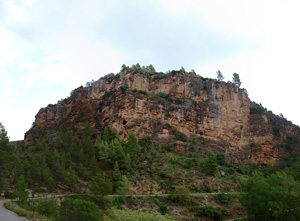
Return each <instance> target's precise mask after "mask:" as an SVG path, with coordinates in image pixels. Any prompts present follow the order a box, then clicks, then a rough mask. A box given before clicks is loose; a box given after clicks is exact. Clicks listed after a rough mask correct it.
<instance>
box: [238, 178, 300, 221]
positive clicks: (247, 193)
mask: <svg viewBox="0 0 300 221" xmlns="http://www.w3.org/2000/svg"><path fill="white" fill-rule="evenodd" d="M240 186H241V190H242V193H241V194H240V196H239V200H240V202H241V203H242V204H243V205H244V206H245V208H246V209H247V211H248V215H249V217H250V219H251V220H299V219H300V208H299V204H300V183H299V182H298V181H295V180H294V178H293V177H291V176H289V175H287V174H286V173H284V172H276V173H275V174H271V175H270V176H268V177H266V178H265V177H264V176H263V174H262V173H261V172H255V173H253V175H252V177H249V178H248V177H246V176H242V177H241V178H240Z"/></svg>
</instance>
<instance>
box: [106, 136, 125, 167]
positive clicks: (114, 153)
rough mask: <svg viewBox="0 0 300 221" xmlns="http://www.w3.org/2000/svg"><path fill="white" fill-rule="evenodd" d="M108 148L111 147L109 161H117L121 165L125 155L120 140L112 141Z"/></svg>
mask: <svg viewBox="0 0 300 221" xmlns="http://www.w3.org/2000/svg"><path fill="white" fill-rule="evenodd" d="M110 146H111V156H110V159H111V160H112V161H118V162H119V163H123V162H124V159H125V153H124V150H123V147H122V144H121V142H120V140H119V139H117V140H115V141H113V142H112V143H111V145H110Z"/></svg>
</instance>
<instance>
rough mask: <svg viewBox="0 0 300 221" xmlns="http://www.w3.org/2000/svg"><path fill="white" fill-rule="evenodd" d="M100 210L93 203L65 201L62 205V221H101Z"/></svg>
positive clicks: (80, 200)
mask: <svg viewBox="0 0 300 221" xmlns="http://www.w3.org/2000/svg"><path fill="white" fill-rule="evenodd" d="M100 218H101V217H100V213H99V208H98V207H97V205H96V204H95V203H93V202H90V201H86V200H82V199H75V200H74V199H65V200H64V201H62V203H61V209H60V219H61V220H70V221H77V220H78V221H82V220H91V221H93V220H95V221H96V220H100Z"/></svg>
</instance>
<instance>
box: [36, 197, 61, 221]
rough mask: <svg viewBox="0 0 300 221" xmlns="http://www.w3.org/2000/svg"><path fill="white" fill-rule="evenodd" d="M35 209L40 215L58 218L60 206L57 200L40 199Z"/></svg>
mask: <svg viewBox="0 0 300 221" xmlns="http://www.w3.org/2000/svg"><path fill="white" fill-rule="evenodd" d="M35 209H36V211H37V212H38V213H40V214H43V215H45V216H48V217H57V215H58V205H57V202H56V200H55V199H40V200H38V201H37V204H36V206H35Z"/></svg>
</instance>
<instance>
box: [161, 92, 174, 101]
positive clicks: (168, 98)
mask: <svg viewBox="0 0 300 221" xmlns="http://www.w3.org/2000/svg"><path fill="white" fill-rule="evenodd" d="M157 96H159V97H161V98H164V99H166V100H170V101H171V100H172V98H171V96H170V95H169V94H165V93H163V92H159V93H158V94H157Z"/></svg>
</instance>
